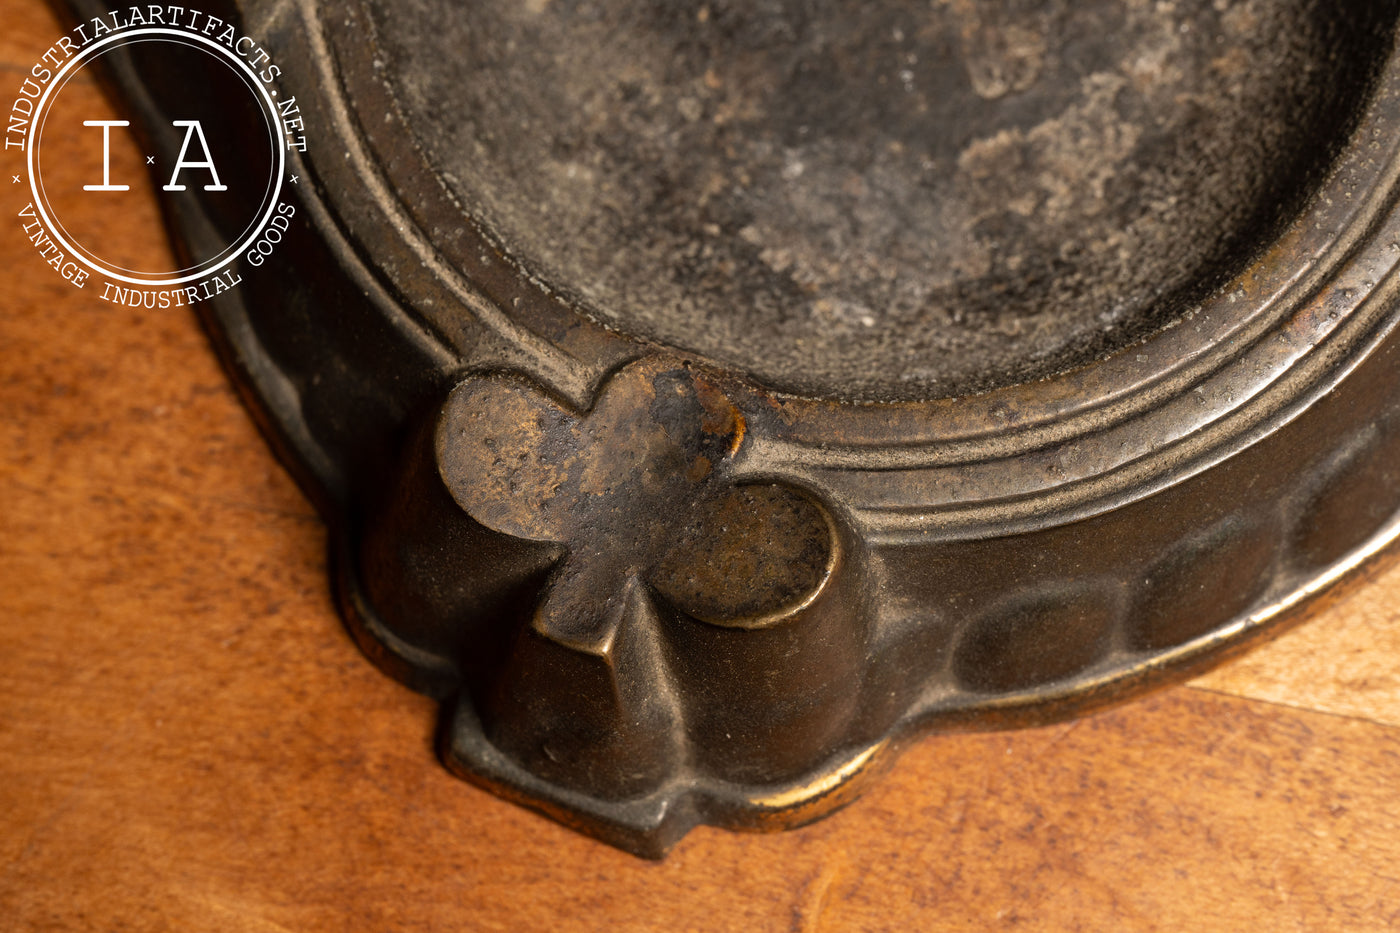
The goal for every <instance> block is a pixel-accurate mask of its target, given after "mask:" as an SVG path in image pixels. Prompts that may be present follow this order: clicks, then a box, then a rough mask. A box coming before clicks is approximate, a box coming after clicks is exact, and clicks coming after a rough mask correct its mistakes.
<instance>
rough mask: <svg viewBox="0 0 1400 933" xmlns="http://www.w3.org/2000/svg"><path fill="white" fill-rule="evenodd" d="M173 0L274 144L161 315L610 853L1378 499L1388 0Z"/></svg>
mask: <svg viewBox="0 0 1400 933" xmlns="http://www.w3.org/2000/svg"><path fill="white" fill-rule="evenodd" d="M77 5H78V6H80V7H81V8H82V10H83V11H84V14H85V15H89V14H91V11H90V10H88V8H87V5H85V4H81V3H79V4H77ZM213 10H214V12H217V13H218V15H220V16H222V17H224V19H226V20H227V21H229V22H232V23H238V24H240V28H242V29H244V30H247V31H250V32H252V33H255V34H256V35H258V37H259V39H260V41H261V42H262V44H263V45H264V46H265V47H266V48H267V49H268V50H270V51H271V52H272V53H273V55H274V58H276V59H277V61H279V62H280V63H281V66H282V73H281V75H280V76H279V77H278V78H277V82H276V84H277V88H278V89H279V90H280V91H281V92H282V94H283V97H282V98H279V100H285V98H286V97H287V96H291V95H294V96H295V98H296V100H297V102H298V104H299V107H300V113H301V115H302V116H303V117H304V120H305V126H306V139H308V140H310V144H309V145H308V147H307V149H306V151H305V152H304V153H303V152H297V151H293V152H290V153H289V157H290V159H291V161H290V162H289V166H290V168H289V171H292V172H296V173H298V175H299V178H300V181H299V182H298V185H297V186H296V187H295V188H292V187H290V186H289V187H288V188H287V189H286V192H285V193H284V195H283V196H284V198H286V199H289V203H291V204H293V205H294V206H295V217H296V222H295V223H294V224H293V225H292V226H291V229H290V230H288V231H287V234H286V239H285V242H283V243H282V244H281V245H279V247H278V249H277V250H276V251H275V252H273V253H272V254H271V255H270V256H268V257H267V258H266V262H265V264H264V265H263V267H261V268H259V269H257V270H256V272H254V270H251V269H248V270H246V271H245V272H244V274H243V275H242V279H243V282H242V284H241V285H240V286H239V287H238V288H237V289H235V290H232V291H230V292H229V293H227V294H221V295H219V296H218V297H216V298H215V299H214V300H213V301H211V302H209V303H206V304H201V305H200V308H201V310H202V311H203V312H204V314H205V316H206V319H207V322H208V324H209V326H210V329H211V331H212V333H213V334H214V338H215V340H216V342H217V343H218V345H219V347H220V350H221V352H222V353H223V355H224V357H225V359H226V361H227V362H228V365H229V367H230V369H231V370H232V371H233V373H234V374H235V376H236V378H237V380H238V382H239V383H240V385H241V386H242V387H243V388H244V389H245V390H247V393H248V397H249V399H250V404H251V406H252V407H253V409H254V410H255V412H256V413H257V414H258V415H259V417H260V418H261V420H262V421H263V423H264V425H265V426H266V428H267V430H268V432H269V434H270V435H271V437H272V438H273V439H274V441H275V443H276V446H277V447H278V449H279V451H280V452H281V453H282V455H283V456H284V458H285V459H286V460H287V462H288V464H289V466H290V467H291V468H292V469H293V470H294V471H295V472H296V474H297V475H298V477H299V478H300V479H301V481H302V482H303V484H304V485H305V487H306V488H307V489H308V491H309V492H310V494H311V495H312V496H313V497H314V498H315V499H316V501H317V502H318V504H319V506H320V508H321V509H322V511H323V513H324V514H325V516H326V518H327V521H328V522H329V524H330V526H331V529H332V531H331V533H332V539H333V542H334V544H333V550H334V553H335V555H336V561H335V577H336V586H337V587H338V590H339V593H340V595H341V599H342V606H343V608H344V611H345V615H346V618H347V621H348V624H349V628H350V631H351V632H352V633H353V634H354V636H355V638H356V639H357V641H358V642H359V644H360V645H361V647H362V648H363V649H364V650H365V652H366V653H367V654H368V655H369V657H370V658H371V659H372V660H373V661H374V662H375V663H376V664H378V665H379V666H380V667H381V668H383V669H384V670H385V671H386V672H388V673H390V674H392V675H393V676H395V677H397V678H400V679H401V680H403V681H404V682H405V683H407V684H409V685H410V686H412V687H414V688H416V689H418V690H422V691H426V692H428V693H430V694H432V695H433V696H436V697H439V698H441V700H442V702H443V709H444V716H445V720H444V726H443V729H442V733H441V753H442V756H443V758H444V760H445V762H446V763H447V765H448V767H449V768H451V769H452V770H453V771H455V772H456V773H458V774H460V775H461V776H463V777H465V778H467V779H468V780H471V781H474V782H477V783H479V784H483V785H485V786H488V787H490V788H493V789H495V790H496V791H498V792H500V793H502V794H504V795H507V796H509V797H511V798H514V799H516V800H519V801H521V802H523V803H525V804H527V805H529V806H532V807H535V808H537V809H540V810H542V811H544V812H546V813H548V814H550V815H552V816H554V817H556V818H558V819H560V820H562V821H564V822H566V823H568V824H570V825H573V826H576V827H578V828H580V829H582V830H583V831H585V832H588V833H592V834H594V835H596V836H598V837H600V838H602V839H604V840H606V841H608V842H610V843H613V844H614V845H618V846H622V847H624V848H627V849H629V850H631V851H634V852H638V853H641V854H647V855H653V856H655V855H659V854H661V853H664V852H665V851H666V850H667V848H669V847H670V846H671V845H672V844H673V843H674V842H675V841H676V840H678V839H679V838H680V837H681V836H682V835H683V834H684V833H685V832H686V831H687V830H688V829H689V828H690V827H691V826H693V825H694V824H696V823H699V822H705V823H713V824H719V825H724V826H731V827H766V826H784V825H792V824H794V823H798V822H801V821H805V820H808V819H811V818H814V817H816V816H818V815H820V814H822V813H824V812H826V811H828V810H830V809H831V808H833V807H835V806H837V805H839V804H841V803H842V802H844V801H847V800H849V799H850V798H851V796H852V794H853V792H854V789H855V788H856V787H857V786H858V781H857V780H856V779H857V778H858V777H859V776H860V775H862V774H866V773H869V772H870V771H871V770H872V769H873V768H874V766H875V765H877V764H878V763H879V762H881V761H882V760H884V759H886V758H889V757H891V753H892V750H893V749H894V748H895V747H896V746H898V744H899V743H900V742H901V741H902V740H904V739H905V738H906V737H909V736H913V735H917V734H920V733H923V732H926V731H929V730H940V729H953V728H958V729H964V728H977V729H985V728H1000V727H1006V726H1013V725H1019V724H1024V723H1031V722H1041V721H1045V720H1047V719H1052V718H1057V717H1065V716H1070V715H1074V714H1076V713H1079V712H1080V711H1083V710H1085V709H1088V708H1092V707H1094V706H1096V705H1099V704H1102V703H1105V702H1108V701H1111V700H1114V699H1118V698H1121V697H1124V696H1126V695H1128V694H1131V693H1132V692H1134V691H1138V690H1141V689H1144V688H1146V687H1148V686H1150V685H1153V684H1157V683H1160V682H1162V681H1163V680H1164V679H1166V678H1168V677H1179V676H1182V675H1184V673H1186V672H1189V671H1191V670H1195V669H1198V668H1199V667H1200V666H1202V665H1204V664H1206V663H1209V662H1210V661H1212V660H1214V659H1217V658H1219V657H1221V656H1222V654H1223V653H1224V652H1227V651H1230V650H1232V649H1235V648H1239V647H1241V646H1244V645H1246V644H1248V643H1249V642H1251V641H1252V640H1254V639H1256V638H1257V637H1258V636H1260V635H1261V634H1263V633H1265V632H1267V631H1269V630H1270V629H1271V628H1272V627H1274V626H1275V625H1276V623H1277V622H1279V621H1280V620H1281V619H1283V618H1284V617H1286V616H1287V615H1289V610H1291V609H1293V608H1294V607H1296V606H1298V605H1300V604H1302V603H1303V602H1304V601H1305V600H1306V599H1307V598H1308V597H1309V596H1311V595H1312V594H1314V593H1316V592H1317V591H1319V590H1320V589H1321V588H1322V587H1324V586H1326V585H1327V584H1329V583H1330V582H1332V581H1333V580H1335V579H1337V578H1338V577H1339V576H1341V575H1342V574H1344V573H1345V572H1346V571H1348V570H1349V569H1351V568H1353V567H1355V566H1357V565H1358V564H1359V563H1360V562H1361V561H1362V560H1363V559H1364V558H1366V557H1367V556H1368V555H1370V554H1372V553H1374V552H1376V551H1377V550H1379V549H1380V548H1381V547H1382V546H1384V545H1385V544H1386V543H1388V542H1389V541H1390V540H1391V538H1393V537H1394V536H1395V534H1396V531H1397V527H1400V526H1397V519H1396V515H1397V509H1398V508H1400V467H1397V463H1400V459H1398V458H1400V430H1397V419H1400V384H1397V369H1396V366H1397V354H1398V353H1400V345H1398V344H1397V340H1396V338H1395V337H1394V336H1393V335H1392V329H1393V327H1394V324H1395V321H1396V317H1397V301H1396V298H1395V290H1396V281H1397V280H1396V276H1395V275H1394V271H1395V267H1396V263H1397V261H1400V216H1397V213H1396V209H1395V194H1396V190H1397V187H1396V176H1397V167H1400V162H1397V146H1400V125H1398V124H1397V117H1398V116H1400V111H1398V110H1397V98H1396V93H1397V88H1400V71H1397V66H1396V63H1395V61H1394V40H1395V30H1396V22H1397V16H1400V4H1397V3H1394V2H1374V0H1366V2H1361V0H1348V2H1326V3H1324V2H1321V0H1286V2H1280V0H1271V2H1264V0H1213V2H1212V0H1194V2H1193V0H1181V2H1176V3H1149V2H1130V0H1112V2H1110V0H1080V2H1070V0H1025V2H1012V0H1006V2H995V3H970V2H960V0H934V2H917V3H915V2H898V0H879V2H868V0H862V2H855V0H845V2H836V0H832V2H823V3H813V2H797V0H763V2H750V3H740V2H729V0H709V2H698V0H685V2H671V0H665V2H663V0H652V2H646V0H631V2H629V0H528V2H515V0H477V2H472V3H457V2H448V0H407V2H401V3H390V2H388V0H349V2H344V3H328V2H313V0H302V2H293V3H273V2H262V0H247V2H243V3H240V4H238V5H237V6H236V7H235V6H234V5H232V4H229V3H220V4H218V5H216V6H215V7H214V8H213ZM118 61H119V60H118ZM143 67H144V66H143V65H142V64H141V62H140V61H139V60H137V59H136V58H135V57H134V56H133V60H132V62H131V63H130V64H129V65H127V66H122V67H115V68H114V75H115V80H116V81H117V83H118V85H119V86H120V88H121V90H122V92H123V94H124V95H125V99H126V100H127V102H128V103H129V105H130V109H131V111H132V112H133V113H134V114H135V115H136V117H137V118H138V119H139V120H140V121H141V122H142V124H143V125H145V126H154V125H157V124H159V123H162V122H164V123H168V122H169V121H170V120H171V119H172V118H178V117H179V114H178V113H177V112H176V111H177V110H178V107H177V101H178V99H179V94H180V89H178V88H175V87H173V86H172V85H171V83H170V82H164V83H163V82H162V81H161V80H159V75H156V74H155V73H154V72H151V73H148V72H146V71H143ZM230 114H231V115H230V116H229V117H228V119H229V121H232V122H231V123H230V125H234V126H236V125H238V124H237V122H236V121H238V120H240V119H248V120H254V119H255V118H256V115H251V116H248V115H244V114H241V113H240V112H237V111H231V112H230ZM167 199H168V200H167V209H168V212H169V217H170V219H171V222H172V224H173V227H174V230H175V236H176V239H177V242H179V243H180V244H182V248H183V249H185V250H188V251H191V252H196V253H197V252H199V250H200V249H202V248H203V244H206V243H208V242H212V241H216V240H218V239H219V237H221V236H226V235H227V234H228V232H229V231H227V230H225V229H223V226H222V225H226V221H225V219H224V216H223V214H221V213H220V211H219V210H218V209H216V205H217V203H221V202H217V201H216V199H215V198H214V197H213V196H205V195H201V196H200V197H197V198H184V199H183V200H179V201H177V200H175V198H174V197H173V196H169V195H167Z"/></svg>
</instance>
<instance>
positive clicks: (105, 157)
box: [83, 120, 228, 191]
mask: <svg viewBox="0 0 1400 933" xmlns="http://www.w3.org/2000/svg"><path fill="white" fill-rule="evenodd" d="M130 125H131V124H130V123H129V122H128V121H126V120H84V121H83V126H100V127H102V184H100V185H83V190H84V191H129V190H130V189H131V186H130V185H114V184H112V164H111V153H112V127H114V126H130ZM171 125H172V126H183V127H184V128H185V141H184V142H183V143H181V144H180V154H179V155H178V156H176V158H175V170H174V171H173V172H171V173H170V181H169V183H167V184H165V185H163V186H162V190H164V191H184V190H185V186H184V185H182V184H180V183H179V182H180V170H181V169H186V168H203V169H208V170H209V175H210V177H211V178H212V179H213V184H208V185H205V186H204V190H205V191H227V190H228V186H227V185H225V184H223V183H222V182H220V181H219V171H218V169H216V168H215V167H214V157H213V155H211V154H210V152H209V143H208V142H207V141H206V140H205V138H204V127H202V126H200V123H199V121H198V120H174V121H172V122H171ZM195 138H197V139H198V140H199V148H200V150H201V151H203V153H204V161H203V162H186V161H185V154H186V153H188V152H189V149H190V140H191V139H195Z"/></svg>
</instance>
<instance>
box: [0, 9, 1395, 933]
mask: <svg viewBox="0 0 1400 933" xmlns="http://www.w3.org/2000/svg"><path fill="white" fill-rule="evenodd" d="M58 34H59V28H58V26H57V24H56V23H55V22H54V21H53V20H52V18H51V17H50V15H49V14H48V13H47V12H46V10H45V9H44V7H43V6H42V5H41V4H39V3H38V2H36V0H0V68H2V69H3V73H4V76H5V82H6V86H7V87H10V88H11V89H17V88H18V86H19V83H20V81H21V79H22V77H23V74H24V73H25V72H26V71H27V70H28V68H29V66H30V64H31V63H32V62H33V61H34V60H36V59H37V57H38V56H39V55H40V54H41V53H42V52H43V50H44V49H46V48H47V47H48V46H49V44H50V42H51V41H52V40H53V39H54V38H56V37H57V35H58ZM81 92H82V93H85V94H88V95H90V96H91V107H92V112H93V119H101V118H106V115H107V114H108V113H110V109H109V108H108V107H107V105H106V104H105V103H104V102H103V100H102V98H101V97H100V96H99V94H98V93H97V91H96V88H95V87H92V86H91V85H85V86H83V87H82V88H81ZM8 99H9V98H8V96H7V97H6V100H7V101H8ZM114 139H115V138H114ZM88 142H90V141H88ZM71 144H72V146H73V147H74V148H73V154H72V155H73V164H74V165H75V166H81V165H82V164H84V163H83V162H82V160H83V159H84V158H86V159H88V160H89V161H91V160H93V159H94V158H95V156H93V155H92V154H91V153H87V154H86V155H84V151H85V147H84V145H83V144H81V142H80V141H78V140H76V139H75V140H73V141H71ZM48 145H55V146H56V145H58V143H55V142H53V141H50V143H48ZM86 148H90V147H86ZM5 159H6V162H5V166H4V168H5V171H4V173H3V175H0V180H2V181H3V182H4V183H5V188H4V189H3V190H5V191H6V192H7V194H9V195H10V197H9V199H8V200H7V201H6V202H5V203H6V205H7V209H10V210H12V211H14V212H15V213H17V212H18V209H19V208H21V207H23V206H24V203H25V202H26V200H27V199H26V198H25V197H24V196H23V194H22V193H21V192H22V191H23V190H24V189H23V187H22V186H15V184H14V183H13V181H12V176H13V175H14V174H15V173H17V172H19V171H20V170H21V169H22V163H21V162H20V161H19V160H18V159H17V158H16V157H14V156H13V155H12V154H11V153H5ZM114 160H115V161H114V166H119V167H122V168H130V169H131V172H132V174H133V175H135V174H139V172H140V157H139V154H138V153H137V152H136V151H135V149H134V147H133V146H132V145H131V144H130V143H129V142H127V141H126V140H125V139H122V140H120V146H119V149H118V151H117V152H116V153H115V154H114ZM94 164H100V163H94ZM78 170H79V169H78V168H75V169H74V171H78ZM128 204H129V207H128V208H126V209H124V210H122V211H121V212H111V211H109V212H107V215H104V216H110V222H111V223H112V224H115V225H120V227H119V229H120V231H121V232H122V235H123V236H124V237H125V238H126V239H125V241H126V242H127V244H128V248H129V249H130V251H131V253H132V255H133V256H147V257H149V256H150V255H152V254H153V253H158V252H159V251H163V250H166V249H167V248H168V247H167V246H166V244H165V240H164V237H163V233H162V231H161V227H160V224H159V218H158V216H157V213H156V209H155V207H154V201H153V199H152V198H151V196H150V193H149V189H147V190H146V191H145V192H144V193H143V192H139V191H138V192H135V193H134V196H133V197H132V198H131V200H130V202H128ZM8 216H9V217H10V219H9V220H7V221H3V222H0V275H3V284H4V289H3V299H0V300H3V308H4V313H3V315H0V431H3V435H0V930H24V931H28V930H65V931H131V933H138V931H181V933H191V931H235V933H238V931H247V933H254V931H257V933H273V931H280V933H286V931H296V933H312V931H347V933H349V931H355V933H361V931H438V930H453V931H455V930H532V931H543V930H550V931H553V930H609V931H633V930H637V931H640V930H743V931H770V930H781V931H787V930H791V931H817V930H821V931H834V930H900V931H904V930H982V929H1003V928H1013V929H1017V930H1053V931H1065V930H1106V929H1113V930H1193V931H1202V930H1230V931H1252V930H1295V929H1297V930H1346V931H1361V930H1383V929H1394V928H1400V677H1398V676H1397V675H1398V674H1400V618H1398V617H1400V609H1397V606H1400V564H1397V563H1396V561H1395V560H1394V559H1393V558H1390V559H1383V561H1382V562H1381V564H1379V565H1378V566H1375V567H1373V568H1372V569H1371V573H1370V578H1369V579H1368V580H1367V581H1365V582H1364V583H1361V584H1358V585H1356V586H1353V587H1351V588H1349V590H1348V592H1347V595H1346V596H1345V597H1343V598H1342V599H1341V600H1340V601H1338V602H1336V603H1335V604H1334V605H1332V606H1330V607H1329V608H1327V609H1326V610H1325V611H1320V612H1316V613H1314V614H1313V616H1312V617H1311V618H1310V619H1308V620H1307V621H1306V622H1305V623H1304V624H1302V625H1301V626H1299V627H1298V628H1296V629H1294V630H1292V631H1291V632H1290V633H1288V634H1287V635H1285V636H1283V637H1282V638H1280V639H1279V640H1277V641H1275V642H1274V643H1272V644H1270V645H1268V646H1266V647H1264V648H1262V649H1261V650H1258V651H1256V652H1255V653H1253V654H1251V655H1249V656H1247V657H1245V658H1244V659H1243V660H1240V661H1236V662H1234V663H1232V664H1230V665H1229V666H1226V667H1224V668H1222V669H1220V670H1217V671H1215V672H1214V673H1211V674H1210V675H1208V676H1205V677H1202V678H1200V679H1198V680H1195V681H1193V682H1191V683H1189V684H1187V685H1185V686H1179V687H1175V688H1171V689H1167V690H1164V691H1161V692H1159V693H1156V694H1154V695H1152V696H1149V697H1147V698H1146V699H1141V700H1138V701H1135V702H1133V703H1130V704H1128V705H1126V706H1122V707H1119V708H1117V709H1115V710H1111V711H1109V712H1105V713H1101V714H1099V715H1096V716H1091V717H1089V718H1086V719H1082V720H1080V721H1077V722H1073V723H1070V724H1066V725H1059V726H1055V727H1050V728H1044V729H1035V730H1029V731H1023V732H1017V733H1006V734H989V735H955V736H933V737H929V738H926V739H925V740H923V741H922V742H920V743H918V744H917V745H915V746H913V747H912V748H911V750H909V751H908V752H907V753H906V754H905V755H904V756H903V758H901V759H900V760H899V761H898V763H897V764H896V765H895V767H894V769H893V770H892V772H891V773H890V774H889V775H888V776H887V777H885V778H884V779H883V780H882V781H881V782H879V783H878V784H876V785H875V786H874V787H873V789H872V790H871V791H870V792H869V793H868V794H867V795H866V796H865V797H864V798H862V799H861V800H860V801H858V802H857V803H856V804H854V805H853V806H851V807H850V808H849V809H847V810H845V811H843V812H841V813H839V814H837V815H836V816H834V817H832V818H830V819H828V820H825V821H823V822H821V823H819V824H817V825H814V826H811V827H808V828H806V829H801V830H797V831H793V832H788V833H782V834H777V835H766V836H760V835H738V834H731V833H728V832H724V831H721V830H714V829H709V828H701V829H699V830H697V831H695V832H693V833H692V834H691V835H690V836H689V837H687V838H686V840H685V841H683V842H682V843H681V844H680V845H679V846H678V847H677V848H676V850H675V851H674V852H673V853H672V854H671V856H670V857H669V858H668V859H667V860H666V861H664V862H662V863H649V862H643V861H640V860H638V859H635V858H633V857H631V856H628V855H624V854H622V853H621V852H617V851H614V850H612V849H610V848H607V847H605V846H602V845H599V844H596V843H594V842H591V841H589V840H587V839H585V838H582V837H580V836H577V835H575V834H573V833H571V832H569V831H567V830H565V829H562V828H560V827H559V826H556V825H555V824H553V823H551V822H548V821H546V820H544V819H542V818H540V817H537V816H534V815H532V814H530V813H528V812H526V811H524V810H522V809H519V808H517V807H514V806H512V805H510V804H507V803H504V802H502V801H500V800H497V799H495V798H493V797H491V796H489V795H488V794H486V793H483V792H482V791H479V790H477V789H475V788H473V787H471V786H468V785H467V784H464V783H462V782H461V781H458V780H456V779H454V778H452V777H450V776H449V775H448V774H447V773H446V771H444V770H443V768H442V767H441V766H440V765H439V764H438V762H437V760H436V759H435V757H434V755H433V752H432V748H431V738H432V733H433V727H434V713H435V711H434V708H433V704H432V703H430V702H429V701H428V700H426V699H424V698H422V697H420V696H417V695H414V694H412V693H410V692H408V691H407V690H405V689H404V688H402V687H400V686H398V685H397V684H395V683H393V682H391V681H390V680H388V679H387V678H385V677H384V676H382V675H381V674H379V673H378V672H377V671H376V670H375V669H374V668H373V667H371V665H370V664H369V663H368V662H366V661H365V660H364V659H363V658H362V657H361V656H360V654H359V653H358V652H357V650H356V649H355V647H354V646H353V644H352V643H351V641H350V639H349V638H348V637H347V635H346V634H345V632H344V630H343V629H342V627H341V625H340V622H339V620H338V618H337V616H336V613H335V611H334V609H333V607H332V604H331V599H330V595H329V591H328V586H327V579H326V568H325V537H324V531H323V529H322V526H321V523H320V521H319V520H318V519H317V517H316V515H315V513H314V512H313V511H312V509H311V507H310V506H309V505H308V503H307V501H306V500H305V499H304V498H303V497H302V496H301V494H300V493H299V492H298V490H297V488H296V487H295V486H294V485H293V483H292V481H291V480H290V479H289V478H288V477H287V475H286V474H285V473H284V472H283V471H282V469H281V468H280V467H279V465H278V464H277V463H276V461H274V459H273V458H272V456H271V455H270V454H269V453H268V451H267V449H266V447H265V446H264V444H263V442H262V439H261V438H260V437H259V435H258V433H257V432H256V430H255V429H254V428H253V426H252V424H251V422H250V420H249V418H248V416H247V415H246V414H245V412H244V411H243V409H242V408H241V407H240V406H239V404H238V401H237V400H236V398H235V397H234V394H233V392H232V391H231V390H230V388H229V386H228V384H227V382H226V380H225V378H224V375H223V373H222V372H221V371H220V369H219V366H218V364H217V362H216V360H215V358H214V356H213V354H212V353H211V351H210V349H209V347H208V346H207V344H206V342H205V339H204V336H203V334H202V332H201V331H200V329H199V327H198V326H197V325H196V323H195V320H194V319H193V317H192V316H191V315H190V314H189V313H187V311H186V310H181V311H134V310H130V309H125V308H122V307H119V306H116V305H112V304H109V303H106V302H104V301H102V300H100V299H99V298H98V296H97V295H96V294H92V293H90V291H80V290H78V289H76V288H73V287H72V286H71V285H69V284H68V283H66V282H65V281H63V280H62V279H61V278H59V277H58V276H57V275H56V274H54V273H53V272H52V270H51V269H49V268H47V267H46V266H45V265H44V264H43V262H42V260H41V259H40V258H39V256H38V255H37V253H36V252H35V251H34V249H33V248H32V247H31V245H30V244H29V242H28V241H27V240H26V239H25V238H24V237H23V235H22V232H21V229H20V224H19V222H18V220H17V218H16V217H15V214H14V213H11V214H9V215H8Z"/></svg>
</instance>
